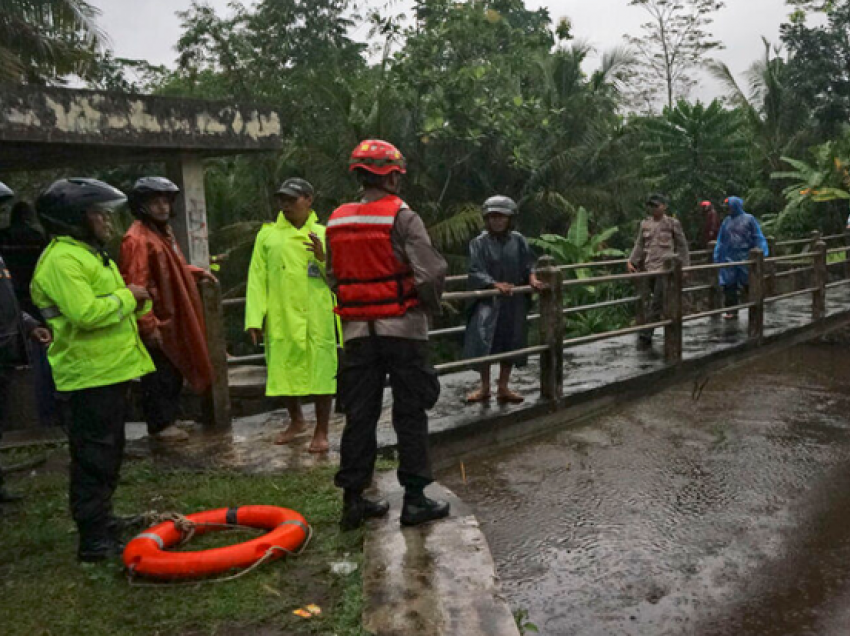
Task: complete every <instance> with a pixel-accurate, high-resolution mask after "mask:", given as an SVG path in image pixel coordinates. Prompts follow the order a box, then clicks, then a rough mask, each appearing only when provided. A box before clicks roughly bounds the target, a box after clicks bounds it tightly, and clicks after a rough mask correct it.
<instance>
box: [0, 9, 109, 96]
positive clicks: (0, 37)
mask: <svg viewBox="0 0 850 636" xmlns="http://www.w3.org/2000/svg"><path fill="white" fill-rule="evenodd" d="M99 14H100V11H99V10H98V9H96V8H95V7H93V6H92V5H90V4H89V3H88V2H86V1H85V0H0V81H13V82H21V81H24V82H32V83H45V82H50V81H54V82H55V81H61V78H62V77H64V76H66V75H70V74H76V75H81V76H82V75H85V74H86V71H87V67H89V66H90V64H91V62H92V61H93V59H94V56H95V53H96V52H97V50H98V49H99V48H100V47H101V45H102V44H103V43H104V42H105V39H106V37H105V35H104V33H103V32H102V31H101V30H100V28H99V27H98V26H97V24H96V22H95V19H96V18H97V16H98V15H99Z"/></svg>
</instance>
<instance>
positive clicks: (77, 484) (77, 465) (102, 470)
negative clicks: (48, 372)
mask: <svg viewBox="0 0 850 636" xmlns="http://www.w3.org/2000/svg"><path fill="white" fill-rule="evenodd" d="M129 388H130V384H129V383H128V382H122V383H120V384H112V385H109V386H104V387H98V388H94V389H82V390H80V391H72V392H69V393H61V394H60V397H59V399H60V405H61V409H62V415H63V419H64V421H65V425H66V427H67V430H68V440H69V445H70V451H71V479H70V490H69V494H70V502H71V514H72V516H73V517H74V521H75V522H76V523H77V527H78V528H79V530H80V537H81V539H82V540H84V541H85V540H90V539H91V538H93V537H99V536H104V534H105V533H106V532H107V526H108V522H109V518H110V517H111V516H112V495H113V493H114V492H115V488H116V487H117V486H118V476H119V473H120V471H121V462H122V460H123V458H124V420H125V417H126V413H127V403H128V391H129Z"/></svg>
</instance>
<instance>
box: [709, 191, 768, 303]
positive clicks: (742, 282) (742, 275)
mask: <svg viewBox="0 0 850 636" xmlns="http://www.w3.org/2000/svg"><path fill="white" fill-rule="evenodd" d="M726 202H727V205H728V206H729V216H727V217H726V218H725V219H724V221H723V225H721V226H720V233H719V234H718V236H717V246H716V247H715V248H714V262H715V263H735V262H740V261H746V260H748V259H749V255H750V250H751V249H753V248H756V247H757V248H759V249H760V250H761V251H762V252H764V255H765V257H767V256H768V255H769V254H768V248H767V240H766V239H765V238H764V234H763V233H762V231H761V226H759V223H758V221H756V218H755V217H754V216H753V215H752V214H747V213H746V212H745V211H744V200H743V199H741V198H740V197H729V198H728V199H727V200H726ZM749 277H750V270H749V267H747V266H746V265H736V266H734V267H726V268H724V269H721V270H720V285H721V286H722V287H723V292H724V295H725V297H726V306H727V307H734V306H736V305H737V304H738V302H739V301H738V294H739V292H740V290H741V289H742V288H743V287H746V286H747V284H748V283H749ZM723 317H724V318H727V319H734V318H737V317H738V312H737V310H731V311H729V312H727V313H725V314H724V315H723Z"/></svg>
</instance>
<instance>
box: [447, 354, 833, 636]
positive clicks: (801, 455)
mask: <svg viewBox="0 0 850 636" xmlns="http://www.w3.org/2000/svg"><path fill="white" fill-rule="evenodd" d="M692 389H693V386H692V385H691V384H688V385H687V386H684V385H683V386H680V387H676V388H674V389H671V390H668V391H665V392H663V393H660V394H658V395H656V396H654V397H651V398H648V399H647V400H644V401H643V402H641V403H638V404H632V405H628V406H625V407H623V408H622V409H620V410H617V411H614V412H611V413H610V414H608V415H605V416H603V417H599V418H596V419H594V420H593V421H591V422H589V423H587V424H586V425H583V426H582V427H580V428H573V429H571V430H565V431H560V432H557V433H553V434H551V435H549V436H548V437H544V438H540V439H538V440H535V441H533V442H531V443H527V444H523V445H519V446H517V447H515V448H512V449H508V450H503V451H498V452H497V453H494V454H493V455H492V456H490V457H487V458H484V459H477V460H474V461H471V462H470V463H467V464H466V465H465V471H466V478H467V483H466V484H464V483H463V482H462V480H461V476H460V471H459V470H449V471H445V472H444V473H443V474H441V475H439V479H440V480H441V481H442V482H443V483H445V484H446V485H447V486H448V487H449V488H451V489H453V490H454V491H455V492H456V493H457V494H458V495H459V496H460V497H461V498H463V499H464V500H465V501H466V502H467V503H469V504H470V505H471V506H472V507H473V509H474V510H475V512H476V515H477V516H478V518H479V519H480V521H481V523H482V527H483V529H484V532H485V534H486V535H487V538H488V540H489V542H490V546H491V549H492V551H493V555H494V557H495V559H496V563H497V569H498V572H499V575H500V576H501V579H502V586H503V590H504V592H505V594H506V595H507V597H508V598H509V600H510V603H511V605H512V607H513V608H514V609H526V610H528V612H529V614H530V620H531V621H532V622H533V623H535V624H536V625H537V626H538V628H539V629H540V633H542V634H546V635H556V636H562V635H564V636H566V635H573V634H575V635H579V636H589V635H595V634H600V635H601V634H605V635H609V634H640V635H651V636H659V635H663V634H676V635H680V634H699V635H703V634H707V635H713V634H717V635H729V636H731V635H735V636H739V635H744V634H752V635H756V634H757V635H759V636H765V635H777V636H778V635H782V636H790V635H794V634H818V635H827V636H829V635H836V636H837V635H839V634H841V635H844V634H848V633H850V348H842V347H837V346H833V345H823V346H821V345H818V346H803V347H798V348H796V349H793V350H791V351H789V352H787V353H784V354H780V355H777V356H773V357H771V358H766V359H763V360H761V361H759V362H757V363H754V364H751V365H748V366H746V367H741V368H739V369H737V370H734V371H730V372H727V373H725V374H720V375H716V376H713V377H712V378H711V379H710V381H709V382H708V384H707V385H706V386H705V388H704V390H703V392H702V395H701V398H700V399H699V401H696V402H695V401H694V400H693V399H692V392H693V391H692Z"/></svg>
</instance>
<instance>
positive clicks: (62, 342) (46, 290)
mask: <svg viewBox="0 0 850 636" xmlns="http://www.w3.org/2000/svg"><path fill="white" fill-rule="evenodd" d="M31 292H32V300H33V302H34V303H35V305H36V306H37V307H38V308H39V309H40V310H41V312H42V315H43V316H44V317H45V319H46V320H47V323H48V325H49V326H50V329H51V330H52V331H53V343H52V344H51V345H50V349H48V351H47V357H48V359H49V361H50V367H51V369H52V370H53V379H54V381H55V382H56V388H57V390H59V391H78V390H81V389H91V388H95V387H100V386H109V385H111V384H119V383H121V382H126V381H127V380H132V379H134V378H138V377H140V376H143V375H146V374H148V373H152V372H153V371H154V370H155V369H154V365H153V362H151V358H150V356H149V355H148V352H147V349H145V346H144V345H143V344H142V340H141V338H140V337H139V329H138V327H137V326H136V312H137V309H138V310H139V311H138V313H140V314H143V313H147V312H148V311H150V308H151V303H150V302H146V303H144V305H143V306H142V307H138V308H137V307H136V299H135V298H133V294H132V292H130V290H129V289H127V285H125V284H124V279H123V278H121V272H119V271H118V266H117V265H116V264H115V262H114V261H111V260H110V261H109V262H108V264H104V262H103V257H102V256H101V255H100V254H99V253H98V252H97V251H96V250H95V249H94V248H93V247H91V246H90V245H88V244H87V243H83V242H82V241H77V240H75V239H72V238H70V237H67V236H60V237H58V238H55V239H53V241H52V242H51V243H50V245H48V246H47V249H46V250H45V251H44V254H42V255H41V258H40V259H39V261H38V266H37V267H36V269H35V275H34V276H33V280H32V285H31Z"/></svg>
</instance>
